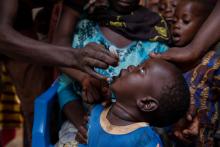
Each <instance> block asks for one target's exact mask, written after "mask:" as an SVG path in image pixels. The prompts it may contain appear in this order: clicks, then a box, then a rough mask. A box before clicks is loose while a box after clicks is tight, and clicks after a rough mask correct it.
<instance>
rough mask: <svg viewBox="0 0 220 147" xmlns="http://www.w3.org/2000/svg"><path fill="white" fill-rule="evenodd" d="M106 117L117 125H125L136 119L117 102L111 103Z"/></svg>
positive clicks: (132, 122)
mask: <svg viewBox="0 0 220 147" xmlns="http://www.w3.org/2000/svg"><path fill="white" fill-rule="evenodd" d="M107 119H108V120H109V122H110V123H111V124H113V125H117V126H125V125H130V124H134V123H137V121H135V120H137V119H135V118H134V117H133V116H132V115H131V114H130V113H129V112H128V111H127V110H126V108H123V106H122V105H120V104H119V103H117V102H116V103H114V104H112V106H111V108H110V110H109V112H108V114H107Z"/></svg>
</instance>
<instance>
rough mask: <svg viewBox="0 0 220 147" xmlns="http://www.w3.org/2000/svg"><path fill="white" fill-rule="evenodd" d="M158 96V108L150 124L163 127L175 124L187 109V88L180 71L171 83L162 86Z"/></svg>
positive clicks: (188, 94) (188, 100) (188, 97)
mask: <svg viewBox="0 0 220 147" xmlns="http://www.w3.org/2000/svg"><path fill="white" fill-rule="evenodd" d="M160 95H161V97H160V98H158V99H159V108H158V110H156V111H155V112H154V113H153V114H152V118H153V119H152V121H151V124H152V125H153V126H157V127H165V126H169V125H171V124H173V123H175V122H177V121H178V120H179V119H180V118H182V117H183V116H184V115H185V114H186V112H187V110H188V108H189V104H190V92H189V87H188V85H187V83H186V81H185V79H184V77H183V76H182V73H181V72H180V71H179V72H177V74H176V75H175V77H173V81H172V82H170V83H169V84H167V85H164V86H163V88H162V90H161V93H160Z"/></svg>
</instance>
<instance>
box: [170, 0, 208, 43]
mask: <svg viewBox="0 0 220 147" xmlns="http://www.w3.org/2000/svg"><path fill="white" fill-rule="evenodd" d="M202 7H203V6H201V5H199V4H197V3H189V2H188V3H187V2H180V4H179V5H178V7H177V9H176V12H175V14H174V19H173V25H172V37H173V41H174V46H177V47H183V46H185V45H187V44H189V43H190V41H191V40H192V39H193V38H194V35H195V34H196V33H197V31H198V28H200V27H201V25H202V23H203V22H204V19H205V18H206V14H204V13H202V11H201V10H202Z"/></svg>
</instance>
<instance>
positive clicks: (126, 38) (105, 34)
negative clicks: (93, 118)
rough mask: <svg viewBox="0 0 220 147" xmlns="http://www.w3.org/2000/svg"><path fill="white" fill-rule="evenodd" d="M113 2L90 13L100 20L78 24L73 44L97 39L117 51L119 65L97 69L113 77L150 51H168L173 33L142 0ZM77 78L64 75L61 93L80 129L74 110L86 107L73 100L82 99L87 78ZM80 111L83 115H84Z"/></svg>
mask: <svg viewBox="0 0 220 147" xmlns="http://www.w3.org/2000/svg"><path fill="white" fill-rule="evenodd" d="M109 2H110V7H109V8H106V7H105V8H103V7H102V9H99V11H96V12H95V14H94V15H93V16H90V18H92V19H93V20H96V21H91V20H88V19H84V20H82V21H81V22H80V23H79V24H78V26H77V28H76V31H75V35H74V40H73V47H74V48H81V47H85V46H86V45H88V44H89V43H92V42H96V43H98V44H101V45H103V46H105V48H106V49H108V50H110V51H112V52H114V53H115V54H117V55H118V57H119V65H118V67H115V68H114V67H109V68H108V69H106V70H103V69H96V71H97V72H98V73H101V74H102V75H104V76H106V77H108V78H112V77H113V76H117V75H118V74H119V72H120V70H121V69H125V68H127V67H128V66H129V65H135V66H136V65H139V64H140V63H142V62H144V61H145V60H147V59H148V58H149V56H148V55H149V53H150V52H158V53H161V52H164V51H166V50H167V46H166V45H165V44H163V43H162V41H163V42H166V41H167V40H168V39H169V38H168V37H169V36H168V33H167V28H166V23H165V22H164V20H163V19H162V18H161V17H160V16H159V15H157V14H156V13H153V12H151V11H149V10H148V9H146V8H143V7H140V6H138V3H139V0H123V1H122V0H120V1H119V0H110V1H109ZM150 40H151V41H150ZM159 41H161V42H159ZM97 51H98V49H97ZM88 62H90V61H88ZM103 66H104V65H103ZM104 67H105V66H104ZM74 78H75V81H73V80H72V79H70V78H69V77H68V76H66V75H64V74H63V75H62V76H61V77H60V78H59V83H60V87H59V89H58V95H59V101H60V105H61V108H62V109H63V110H64V113H65V115H66V116H67V118H68V119H69V120H70V121H71V122H72V123H73V124H74V125H75V126H76V128H78V127H79V123H78V121H79V119H78V117H77V116H76V115H77V114H78V113H77V114H76V115H72V114H73V113H74V112H75V111H74V110H73V109H77V110H79V109H81V108H82V107H81V108H80V106H79V105H77V104H73V102H76V99H78V100H79V99H80V97H81V92H82V88H81V85H82V83H83V81H84V80H85V79H86V78H85V76H83V74H82V73H81V72H80V73H77V74H75V77H74ZM68 106H70V107H68ZM74 114H75V113H74ZM79 114H80V115H79V116H80V117H81V115H83V114H82V113H79ZM76 118H77V119H76ZM77 120H78V121H77ZM76 121H77V122H76Z"/></svg>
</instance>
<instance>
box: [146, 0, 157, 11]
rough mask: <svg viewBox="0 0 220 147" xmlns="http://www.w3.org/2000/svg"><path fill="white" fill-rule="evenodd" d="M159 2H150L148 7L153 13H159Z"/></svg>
mask: <svg viewBox="0 0 220 147" xmlns="http://www.w3.org/2000/svg"><path fill="white" fill-rule="evenodd" d="M158 5H159V0H148V1H147V5H146V7H147V8H149V9H150V10H152V11H153V12H158V11H159V10H158Z"/></svg>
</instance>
